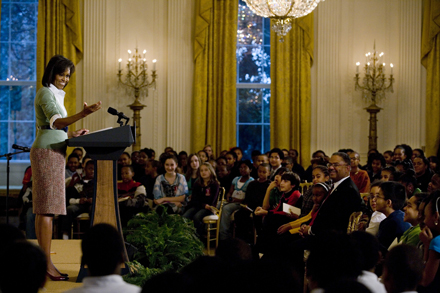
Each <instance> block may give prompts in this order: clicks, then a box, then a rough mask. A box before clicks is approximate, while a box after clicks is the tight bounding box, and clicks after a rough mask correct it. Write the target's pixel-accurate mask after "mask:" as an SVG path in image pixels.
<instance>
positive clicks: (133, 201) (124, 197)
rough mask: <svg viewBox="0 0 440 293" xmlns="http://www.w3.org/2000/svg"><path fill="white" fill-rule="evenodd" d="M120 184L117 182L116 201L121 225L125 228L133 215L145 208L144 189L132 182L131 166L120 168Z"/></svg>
mask: <svg viewBox="0 0 440 293" xmlns="http://www.w3.org/2000/svg"><path fill="white" fill-rule="evenodd" d="M121 177H122V182H118V201H119V212H120V216H121V225H122V227H126V226H127V223H128V221H129V220H130V219H131V218H133V216H134V215H136V214H137V213H140V212H142V211H143V208H144V206H145V198H146V191H145V187H144V186H143V185H142V184H141V183H140V182H136V181H134V180H133V177H134V170H133V166H131V165H127V166H123V167H122V168H121Z"/></svg>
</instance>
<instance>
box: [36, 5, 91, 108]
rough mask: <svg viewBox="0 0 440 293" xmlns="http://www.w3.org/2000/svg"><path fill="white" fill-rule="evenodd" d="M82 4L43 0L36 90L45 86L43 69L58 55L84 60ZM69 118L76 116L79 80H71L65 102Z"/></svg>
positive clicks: (73, 59) (38, 30) (39, 15)
mask: <svg viewBox="0 0 440 293" xmlns="http://www.w3.org/2000/svg"><path fill="white" fill-rule="evenodd" d="M82 52H83V45H82V34H81V21H80V15H79V1H77V0H40V1H39V3H38V24H37V90H38V89H39V88H41V87H42V85H41V80H42V78H43V74H44V69H45V67H46V65H47V63H48V62H49V60H50V58H52V56H54V55H56V54H61V55H63V56H64V57H66V58H68V59H70V60H72V62H73V64H75V65H76V64H78V62H79V61H80V60H81V59H82V57H83V53H82ZM64 105H65V106H66V110H67V113H68V115H72V114H75V113H76V78H75V74H73V75H72V76H71V77H70V81H69V85H68V86H67V87H66V100H65V102H64Z"/></svg>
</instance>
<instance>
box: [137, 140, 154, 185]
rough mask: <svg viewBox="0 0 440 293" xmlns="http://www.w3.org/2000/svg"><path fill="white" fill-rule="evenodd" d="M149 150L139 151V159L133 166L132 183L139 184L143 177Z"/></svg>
mask: <svg viewBox="0 0 440 293" xmlns="http://www.w3.org/2000/svg"><path fill="white" fill-rule="evenodd" d="M149 154H151V153H150V150H149V149H147V148H145V149H141V150H140V151H139V157H138V161H137V164H133V169H134V177H133V179H134V181H136V182H140V181H141V178H142V176H144V175H145V166H146V165H147V162H148V160H149V159H150V156H149Z"/></svg>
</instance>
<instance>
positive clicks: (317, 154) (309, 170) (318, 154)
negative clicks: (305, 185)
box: [304, 150, 327, 182]
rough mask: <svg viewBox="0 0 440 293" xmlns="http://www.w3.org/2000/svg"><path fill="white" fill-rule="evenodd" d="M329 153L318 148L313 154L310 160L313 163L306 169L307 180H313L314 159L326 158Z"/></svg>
mask: <svg viewBox="0 0 440 293" xmlns="http://www.w3.org/2000/svg"><path fill="white" fill-rule="evenodd" d="M326 157H327V155H326V154H325V153H324V151H321V150H317V151H316V152H314V153H313V154H312V159H311V160H310V163H311V165H310V166H309V167H308V168H307V169H306V171H305V178H304V180H306V181H307V182H312V171H313V160H314V159H322V160H325V158H326ZM319 165H326V164H319Z"/></svg>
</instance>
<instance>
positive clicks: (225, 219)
mask: <svg viewBox="0 0 440 293" xmlns="http://www.w3.org/2000/svg"><path fill="white" fill-rule="evenodd" d="M239 167H240V169H239V170H240V174H241V176H240V177H235V178H234V180H232V185H231V188H230V190H229V192H228V194H227V195H226V200H227V201H228V203H227V204H225V205H224V206H223V211H222V217H221V219H220V240H226V239H228V238H230V237H231V234H232V233H231V231H230V226H231V216H232V214H233V213H234V212H235V211H237V210H239V209H240V207H241V206H240V204H241V203H242V202H243V200H244V199H245V197H246V190H247V187H248V185H249V183H250V182H251V181H253V180H254V178H252V177H251V176H250V175H251V168H252V163H251V162H250V161H249V160H244V161H241V162H240V165H239Z"/></svg>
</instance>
